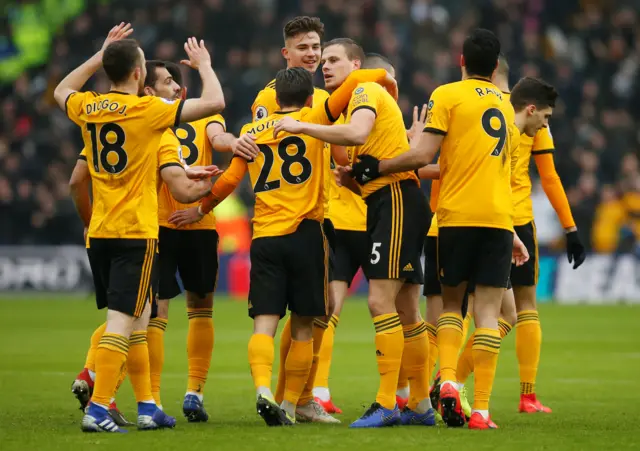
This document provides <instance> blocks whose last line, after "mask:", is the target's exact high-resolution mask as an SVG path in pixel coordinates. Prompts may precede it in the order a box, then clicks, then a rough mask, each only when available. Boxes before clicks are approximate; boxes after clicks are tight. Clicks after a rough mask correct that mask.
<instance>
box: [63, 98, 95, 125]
mask: <svg viewBox="0 0 640 451" xmlns="http://www.w3.org/2000/svg"><path fill="white" fill-rule="evenodd" d="M91 97H97V94H96V93H95V92H93V91H89V92H77V91H76V92H72V93H71V94H69V96H68V97H67V100H66V101H65V103H64V111H65V113H67V117H68V118H69V119H71V120H72V121H73V122H74V123H76V124H77V125H82V121H80V115H81V114H82V109H83V108H84V104H85V101H86V100H87V99H88V98H91Z"/></svg>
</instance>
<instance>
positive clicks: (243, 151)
mask: <svg viewBox="0 0 640 451" xmlns="http://www.w3.org/2000/svg"><path fill="white" fill-rule="evenodd" d="M231 151H232V152H233V154H234V155H237V156H239V157H241V158H244V159H245V160H248V161H252V160H253V159H254V158H256V157H257V156H258V154H259V153H260V148H259V147H258V145H257V144H256V136H255V135H252V134H251V133H245V134H244V135H242V136H239V137H237V138H236V139H234V140H233V142H232V143H231Z"/></svg>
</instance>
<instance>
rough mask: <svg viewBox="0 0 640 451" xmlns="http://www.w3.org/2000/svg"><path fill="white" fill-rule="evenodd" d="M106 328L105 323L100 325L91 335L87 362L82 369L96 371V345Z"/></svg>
mask: <svg viewBox="0 0 640 451" xmlns="http://www.w3.org/2000/svg"><path fill="white" fill-rule="evenodd" d="M106 328H107V323H102V324H101V325H100V326H98V328H97V329H96V330H94V331H93V334H91V346H89V351H87V360H85V362H84V367H85V368H86V369H88V370H89V371H93V372H94V373H95V371H96V352H97V351H98V345H99V344H100V339H101V338H102V334H104V331H105V330H106Z"/></svg>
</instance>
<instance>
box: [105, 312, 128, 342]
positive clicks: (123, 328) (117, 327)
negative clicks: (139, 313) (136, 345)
mask: <svg viewBox="0 0 640 451" xmlns="http://www.w3.org/2000/svg"><path fill="white" fill-rule="evenodd" d="M135 321H136V318H135V317H134V316H131V315H127V314H126V313H122V312H118V311H117V310H109V311H108V312H107V328H106V329H105V332H108V333H111V334H118V335H122V336H124V337H129V336H130V335H131V332H132V331H133V325H134V323H135Z"/></svg>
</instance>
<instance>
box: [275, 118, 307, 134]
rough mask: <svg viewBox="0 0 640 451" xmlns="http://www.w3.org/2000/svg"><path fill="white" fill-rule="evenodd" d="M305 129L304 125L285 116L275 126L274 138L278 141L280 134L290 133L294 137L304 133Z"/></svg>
mask: <svg viewBox="0 0 640 451" xmlns="http://www.w3.org/2000/svg"><path fill="white" fill-rule="evenodd" d="M303 128H304V126H303V125H302V122H300V121H298V120H296V119H294V118H292V117H291V116H285V117H283V118H282V119H281V120H279V121H278V122H276V125H274V126H273V138H274V139H276V138H277V137H278V133H280V132H289V133H293V134H294V135H295V134H298V133H302V130H303Z"/></svg>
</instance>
